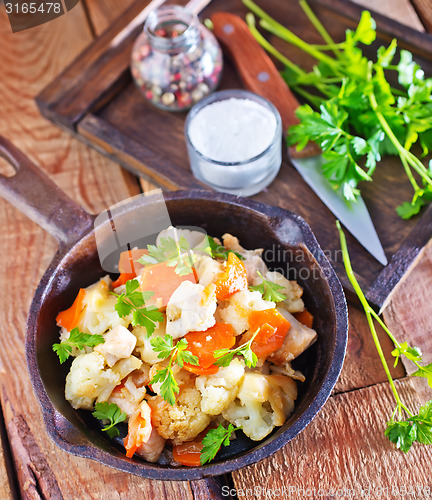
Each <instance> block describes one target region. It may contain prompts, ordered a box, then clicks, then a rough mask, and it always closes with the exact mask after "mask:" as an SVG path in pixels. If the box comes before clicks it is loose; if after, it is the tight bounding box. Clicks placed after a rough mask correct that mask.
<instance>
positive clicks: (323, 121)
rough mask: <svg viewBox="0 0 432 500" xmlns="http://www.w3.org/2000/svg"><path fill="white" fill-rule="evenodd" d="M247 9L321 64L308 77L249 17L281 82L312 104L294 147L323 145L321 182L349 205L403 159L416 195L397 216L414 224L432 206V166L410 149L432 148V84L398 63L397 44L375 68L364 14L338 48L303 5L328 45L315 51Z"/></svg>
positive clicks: (403, 59)
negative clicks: (362, 185) (385, 167)
mask: <svg viewBox="0 0 432 500" xmlns="http://www.w3.org/2000/svg"><path fill="white" fill-rule="evenodd" d="M243 3H244V4H245V5H246V6H247V7H248V8H249V9H250V10H251V11H252V12H253V13H254V14H256V15H257V16H258V17H259V18H260V26H261V27H262V28H264V29H265V30H267V31H269V32H270V33H272V34H273V35H276V36H278V37H280V38H281V39H283V40H285V41H286V42H288V43H290V44H292V45H294V46H296V47H298V48H300V49H301V50H303V51H304V52H306V53H307V54H309V55H310V56H312V57H313V58H315V60H317V61H318V63H317V64H316V65H315V66H314V67H313V69H312V71H310V72H307V71H304V70H303V69H302V68H300V67H299V66H297V65H296V64H294V63H292V62H291V61H290V60H288V59H287V58H286V57H285V56H283V55H282V54H281V53H280V52H279V51H278V50H276V49H275V48H274V47H273V46H272V45H270V44H269V42H268V41H267V40H266V39H265V38H264V37H263V36H262V35H261V34H260V32H259V31H258V30H257V29H256V27H255V19H254V16H253V15H252V14H248V16H247V20H248V24H249V28H250V30H251V32H252V34H253V35H254V36H255V38H256V39H257V40H258V42H259V43H260V44H261V45H262V46H263V47H264V48H265V49H266V50H267V51H268V52H270V53H271V54H272V55H273V56H275V57H276V58H278V59H279V60H280V61H281V62H282V63H283V64H284V65H285V69H284V71H283V73H282V76H283V77H284V79H285V80H286V82H287V83H288V85H289V86H290V87H291V88H292V89H293V90H294V91H296V92H297V93H298V94H299V95H301V96H302V97H303V98H304V99H305V100H306V101H308V102H309V103H310V105H309V104H305V105H303V106H300V107H299V108H298V110H297V116H298V118H299V119H300V123H299V124H298V125H294V126H292V127H291V128H290V130H289V136H288V143H289V145H294V144H296V145H297V149H298V150H301V149H302V148H304V147H305V146H306V144H307V143H308V142H309V141H313V142H315V143H317V144H318V145H319V146H320V148H321V149H322V151H323V158H324V160H325V162H324V164H323V166H322V172H323V175H324V176H325V177H326V178H327V179H328V180H329V182H330V183H331V184H332V185H333V187H334V188H335V189H337V190H341V192H342V193H343V195H344V197H345V198H346V199H347V200H348V201H355V200H356V198H357V196H358V195H359V194H360V191H359V189H358V184H359V182H361V181H371V180H372V175H373V173H374V171H375V169H376V167H377V165H378V164H379V163H380V161H381V158H382V156H383V155H385V154H390V155H397V156H399V158H400V161H401V163H402V166H403V168H404V171H405V173H406V175H407V177H408V179H409V181H410V183H411V185H412V187H413V190H414V195H413V198H412V200H411V201H410V202H408V201H405V202H404V203H402V204H401V205H400V206H399V207H398V208H397V213H398V214H399V215H400V216H401V217H402V218H404V219H409V218H410V217H412V216H414V215H415V214H417V213H418V212H419V211H420V209H421V208H422V206H423V205H426V204H427V203H429V202H431V201H432V169H431V165H430V164H429V166H428V168H426V167H425V165H423V163H422V162H421V161H420V160H419V158H417V157H416V156H415V155H414V154H413V153H412V152H411V148H412V146H413V145H415V144H416V145H418V146H420V148H421V149H422V151H423V154H422V156H425V155H427V154H428V152H429V151H430V149H431V148H432V78H425V76H424V72H423V71H422V70H421V68H420V66H419V65H418V64H417V63H415V62H414V61H413V56H412V54H411V53H410V52H408V51H407V50H401V51H400V59H399V61H398V62H395V58H396V49H397V41H396V40H393V41H392V42H391V43H390V45H389V46H388V47H384V46H381V47H379V49H378V51H377V56H376V60H375V61H372V60H369V59H368V58H367V57H365V56H364V55H363V52H362V49H361V47H360V45H361V44H363V45H370V44H371V43H372V42H374V41H375V39H376V25H375V21H374V20H373V18H372V17H371V14H370V13H369V12H368V11H364V12H363V13H362V16H361V19H360V22H359V24H358V26H357V28H356V30H355V31H352V30H347V31H346V38H345V40H344V41H343V42H341V43H335V42H334V41H333V40H332V38H331V36H330V35H329V33H328V32H327V31H326V29H325V28H324V26H323V25H322V24H321V22H320V21H319V20H318V18H317V17H316V16H315V14H314V13H313V12H312V10H311V9H310V7H309V5H308V4H307V3H306V1H305V0H300V5H301V7H302V8H303V10H304V11H305V13H306V15H307V16H308V18H309V20H310V21H311V23H312V24H313V26H314V27H315V28H316V30H317V31H318V32H319V33H320V34H321V36H322V37H323V39H324V41H325V44H324V45H311V44H309V43H307V42H305V41H303V40H302V39H301V38H299V37H298V36H296V35H295V34H294V33H293V32H292V31H290V30H289V29H287V28H285V27H284V26H282V25H281V24H279V23H278V22H277V21H275V20H274V19H272V18H271V17H270V16H269V15H268V14H266V13H265V12H264V11H263V10H262V9H261V8H259V7H258V6H257V5H256V4H255V3H254V2H253V1H252V0H243ZM389 73H393V74H395V75H396V76H397V78H398V83H399V86H398V87H397V88H393V87H392V86H391V84H390V83H389V80H388V79H387V75H388V74H389ZM311 89H313V91H311ZM402 201H403V200H402Z"/></svg>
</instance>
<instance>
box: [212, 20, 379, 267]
mask: <svg viewBox="0 0 432 500" xmlns="http://www.w3.org/2000/svg"><path fill="white" fill-rule="evenodd" d="M210 19H211V21H212V23H213V32H214V34H215V35H216V37H217V38H218V40H219V41H220V42H221V44H222V45H223V47H224V49H225V50H226V52H227V53H228V54H229V55H230V57H231V59H232V60H233V62H234V63H235V66H236V68H237V70H238V72H239V74H240V76H241V78H242V80H243V83H244V84H245V86H246V87H247V88H248V89H249V90H251V91H252V92H255V93H256V94H259V95H261V96H263V97H265V98H267V99H268V100H269V101H271V102H272V103H273V104H274V105H275V106H276V108H277V109H278V111H279V113H280V114H281V118H282V123H283V127H284V130H288V129H289V127H290V126H291V125H296V124H298V123H299V120H298V118H297V116H296V114H295V110H296V109H297V108H298V106H299V105H300V104H299V102H298V101H297V99H296V97H295V96H294V94H293V93H292V92H291V90H290V89H289V87H288V85H287V84H286V82H285V81H284V79H283V78H282V76H281V75H280V73H279V71H278V70H277V68H276V66H275V65H274V64H273V62H272V60H271V59H270V57H269V56H268V55H267V53H266V52H265V51H264V49H263V48H262V47H261V45H259V43H258V42H257V41H256V40H255V38H254V37H253V35H252V34H251V32H250V31H249V28H248V26H247V24H246V23H245V21H243V19H241V18H240V17H239V16H237V15H235V14H231V13H227V12H218V13H215V14H213V15H212V16H211V18H210ZM320 153H321V151H320V149H319V147H318V146H317V145H316V144H315V143H309V144H308V145H307V146H306V148H304V149H303V150H302V151H300V152H299V151H296V149H295V148H294V147H291V148H289V156H290V160H291V163H292V164H293V165H294V167H295V168H296V169H297V170H298V172H299V173H300V175H301V176H302V177H303V179H304V180H305V181H306V183H307V184H308V185H309V186H310V187H311V188H312V189H313V191H315V193H316V194H317V195H318V197H319V198H320V199H321V201H323V203H325V205H327V207H328V208H329V209H330V210H331V211H332V212H333V214H334V215H335V216H336V217H337V218H338V219H339V220H340V221H341V222H342V224H343V225H344V226H345V227H346V228H347V229H348V231H349V232H350V233H351V234H352V235H353V236H354V237H355V238H356V239H357V240H358V241H359V242H360V243H361V245H363V247H364V248H366V250H367V251H368V252H369V253H370V254H371V255H373V256H374V257H375V258H376V259H377V260H378V261H379V262H380V263H381V264H382V265H383V266H385V265H387V263H388V261H387V258H386V255H385V253H384V249H383V247H382V245H381V242H380V240H379V238H378V235H377V233H376V230H375V227H374V225H373V222H372V220H371V217H370V215H369V212H368V209H367V207H366V205H365V202H364V201H363V198H361V197H360V196H359V197H358V199H357V201H356V202H352V203H350V202H348V201H346V200H345V198H344V196H343V194H342V192H341V190H338V191H335V190H334V188H333V186H332V185H331V184H330V182H329V181H328V180H327V179H326V178H325V177H324V175H323V173H322V165H323V164H324V163H325V160H324V158H323V157H322V155H321V154H320Z"/></svg>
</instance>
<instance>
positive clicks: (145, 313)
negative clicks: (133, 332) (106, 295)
mask: <svg viewBox="0 0 432 500" xmlns="http://www.w3.org/2000/svg"><path fill="white" fill-rule="evenodd" d="M138 288H139V281H138V280H137V279H132V280H129V281H127V282H126V291H125V292H124V293H122V294H120V295H119V294H117V293H115V292H111V293H112V294H113V295H115V296H116V297H117V303H116V305H115V310H116V311H117V314H118V315H119V316H120V318H124V317H125V316H129V315H130V314H132V325H133V326H137V325H140V326H143V327H145V329H146V331H147V336H148V337H150V336H151V334H152V333H153V332H154V331H155V328H156V323H161V322H163V320H164V317H163V314H162V313H161V312H160V311H159V309H158V308H157V307H156V306H149V307H145V303H146V301H147V300H149V299H151V297H153V295H154V292H141V291H139V290H138Z"/></svg>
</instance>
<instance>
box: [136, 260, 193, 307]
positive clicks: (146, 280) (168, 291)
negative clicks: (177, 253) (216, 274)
mask: <svg viewBox="0 0 432 500" xmlns="http://www.w3.org/2000/svg"><path fill="white" fill-rule="evenodd" d="M183 281H192V283H196V279H195V275H194V273H193V272H192V271H191V272H190V273H189V274H187V275H185V276H180V275H178V274H177V273H176V272H175V267H170V266H169V265H168V263H167V262H160V263H159V264H153V265H150V266H146V267H145V268H144V269H143V270H142V273H141V277H140V289H141V291H143V292H154V295H153V297H152V298H151V301H149V304H155V305H156V306H157V307H159V309H161V308H163V307H166V305H167V304H168V301H169V299H170V298H171V295H172V294H173V293H174V292H175V290H177V288H178V287H179V286H180V284H181V283H183Z"/></svg>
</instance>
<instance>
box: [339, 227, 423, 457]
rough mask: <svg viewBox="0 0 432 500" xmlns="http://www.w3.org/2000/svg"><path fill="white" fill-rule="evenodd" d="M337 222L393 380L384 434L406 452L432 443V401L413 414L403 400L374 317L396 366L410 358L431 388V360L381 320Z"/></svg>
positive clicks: (347, 265)
mask: <svg viewBox="0 0 432 500" xmlns="http://www.w3.org/2000/svg"><path fill="white" fill-rule="evenodd" d="M336 225H337V227H338V230H339V236H340V242H341V248H342V254H343V259H344V265H345V270H346V273H347V276H348V278H349V280H350V282H351V284H352V286H353V288H354V290H355V292H356V294H357V296H358V298H359V299H360V302H361V304H362V306H363V309H364V311H365V313H366V318H367V321H368V324H369V328H370V331H371V333H372V337H373V340H374V343H375V346H376V349H377V351H378V355H379V357H380V359H381V363H382V365H383V367H384V370H385V372H386V375H387V378H388V381H389V383H390V387H391V389H392V392H393V395H394V397H395V400H396V408H395V409H394V411H393V414H392V416H391V418H390V420H389V421H388V422H387V428H386V430H385V435H386V436H387V437H388V438H389V440H390V441H392V442H393V443H395V445H396V447H397V448H399V449H401V450H402V451H404V452H405V453H406V452H407V451H408V450H409V449H410V448H411V446H412V444H413V443H414V442H415V441H417V442H419V443H421V444H432V400H431V401H428V402H427V403H426V405H425V406H421V407H420V409H419V412H418V414H417V415H415V414H413V413H412V412H411V411H410V410H409V409H408V407H407V406H406V405H405V403H404V402H403V401H402V399H401V397H400V395H399V393H398V390H397V389H396V386H395V383H394V381H393V378H392V376H391V374H390V370H389V367H388V365H387V361H386V359H385V357H384V353H383V351H382V348H381V344H380V341H379V339H378V335H377V332H376V329H375V325H374V321H373V320H374V319H375V320H376V321H377V322H378V323H379V324H380V325H381V326H382V328H383V329H384V331H385V332H386V333H387V335H388V336H389V337H390V338H391V340H392V341H393V343H394V345H395V349H394V350H393V351H392V355H393V356H394V357H395V366H396V365H397V363H398V361H399V358H400V356H405V357H406V358H407V359H409V360H411V361H412V362H413V363H414V364H415V365H416V366H417V368H418V370H417V371H416V372H415V373H413V375H415V376H416V377H424V378H426V379H427V381H428V384H429V387H431V388H432V363H430V364H429V365H426V366H424V365H420V362H421V361H422V357H421V356H422V355H421V351H420V349H419V348H418V347H411V346H409V345H408V343H407V342H403V343H402V344H401V343H399V342H398V341H397V339H396V338H395V337H394V335H393V334H392V333H391V331H390V330H389V329H388V328H387V325H386V324H385V323H384V321H382V319H381V318H380V317H379V315H378V314H377V313H376V312H375V311H374V310H373V309H372V307H371V306H370V305H369V303H368V302H367V300H366V297H365V296H364V293H363V291H362V290H361V288H360V285H359V283H358V281H357V279H356V277H355V275H354V272H353V270H352V267H351V261H350V258H349V253H348V248H347V243H346V239H345V234H344V233H343V231H342V228H341V225H340V223H339V221H336ZM404 413H405V414H406V415H408V418H407V419H406V420H404V419H403V414H404Z"/></svg>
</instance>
